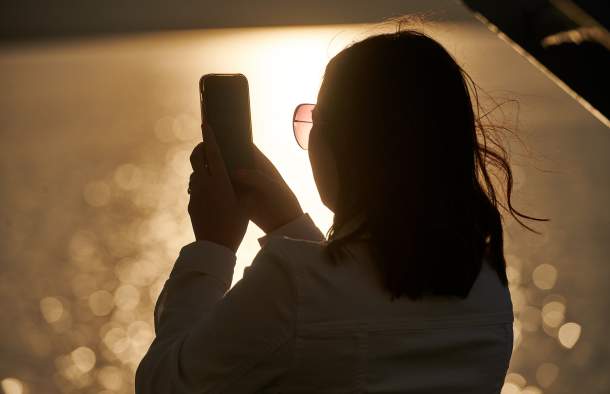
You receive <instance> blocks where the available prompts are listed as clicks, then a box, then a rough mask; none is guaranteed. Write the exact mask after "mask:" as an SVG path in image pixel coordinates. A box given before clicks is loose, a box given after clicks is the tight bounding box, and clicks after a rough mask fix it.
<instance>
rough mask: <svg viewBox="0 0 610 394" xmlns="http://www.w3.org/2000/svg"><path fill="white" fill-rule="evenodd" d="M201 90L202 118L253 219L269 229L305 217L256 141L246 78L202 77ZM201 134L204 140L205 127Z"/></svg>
mask: <svg viewBox="0 0 610 394" xmlns="http://www.w3.org/2000/svg"><path fill="white" fill-rule="evenodd" d="M199 90H200V96H201V116H202V119H203V122H204V123H207V124H208V125H209V126H210V127H211V128H212V130H213V133H214V136H215V140H216V144H217V146H218V149H219V151H220V153H221V155H222V157H223V159H224V162H225V165H226V168H227V172H228V174H229V177H230V178H231V182H232V184H233V189H234V190H235V193H236V195H237V197H238V199H239V201H240V205H241V206H242V207H243V208H244V209H245V211H246V212H247V214H248V216H249V218H250V219H251V220H252V221H253V222H254V223H255V224H256V225H257V226H258V227H260V228H261V229H262V230H263V231H264V232H265V233H269V232H271V231H273V230H275V229H276V228H278V227H280V226H281V225H283V224H286V223H288V222H289V221H291V220H293V219H295V218H297V217H299V216H300V215H302V214H303V210H302V209H301V206H300V204H299V201H298V200H297V198H296V196H295V195H294V193H293V192H292V190H291V189H290V187H289V186H288V185H287V184H286V182H285V181H284V179H283V178H282V176H281V175H280V173H279V172H278V171H277V169H276V168H275V166H274V165H273V164H272V163H271V161H270V160H269V159H267V157H266V156H265V155H264V154H263V153H262V152H261V151H260V150H259V149H258V148H257V147H256V146H255V145H254V143H253V141H252V125H251V119H250V98H249V89H248V80H247V79H246V77H245V76H244V75H243V74H206V75H204V76H203V77H201V79H200V81H199ZM203 133H204V135H203V139H204V141H205V140H206V136H205V127H204V129H203Z"/></svg>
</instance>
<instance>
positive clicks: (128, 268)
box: [0, 25, 588, 394]
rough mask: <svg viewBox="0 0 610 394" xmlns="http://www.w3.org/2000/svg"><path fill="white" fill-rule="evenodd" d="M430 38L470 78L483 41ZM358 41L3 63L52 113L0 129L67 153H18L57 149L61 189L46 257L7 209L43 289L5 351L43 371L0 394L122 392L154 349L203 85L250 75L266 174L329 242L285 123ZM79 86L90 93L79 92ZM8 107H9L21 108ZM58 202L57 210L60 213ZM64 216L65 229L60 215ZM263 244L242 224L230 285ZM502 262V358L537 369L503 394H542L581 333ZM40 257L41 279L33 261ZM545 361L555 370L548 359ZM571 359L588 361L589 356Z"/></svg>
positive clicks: (120, 50)
mask: <svg viewBox="0 0 610 394" xmlns="http://www.w3.org/2000/svg"><path fill="white" fill-rule="evenodd" d="M458 27H459V29H462V30H460V34H465V36H463V37H469V38H470V39H474V38H476V37H479V36H477V34H479V33H477V32H478V31H479V30H478V29H480V28H472V27H466V26H458ZM438 28H440V30H439V31H438V38H440V39H441V41H443V42H445V43H446V44H447V46H448V49H449V50H456V52H458V53H457V56H458V57H459V56H460V55H464V53H469V54H470V55H469V56H466V58H467V59H468V61H469V62H470V63H469V64H470V65H471V66H472V67H473V68H475V69H476V67H477V64H478V63H477V60H476V55H474V53H476V52H475V51H476V50H477V45H479V44H482V45H492V44H490V42H491V41H490V39H489V38H480V40H481V41H480V42H476V43H474V44H473V43H468V44H464V45H463V46H460V45H458V44H457V39H456V38H455V37H456V36H455V29H456V28H457V27H455V26H453V27H451V26H450V25H446V26H444V27H443V26H441V27H438ZM443 28H446V29H447V31H445V30H443ZM463 29H466V32H464V31H463ZM468 29H470V30H468ZM362 33H363V28H362V26H326V27H319V28H274V29H230V30H218V31H208V32H205V31H197V32H181V33H162V34H148V35H136V36H133V37H123V38H120V39H116V38H113V39H96V40H92V41H90V42H88V41H82V42H71V43H66V44H61V43H57V44H49V45H44V46H37V47H36V46H34V47H28V48H25V49H23V51H21V52H20V51H19V50H17V49H12V50H9V51H8V54H5V55H3V56H4V57H3V58H2V59H3V63H2V67H3V68H2V69H3V70H6V71H11V72H13V73H17V70H24V69H25V70H26V71H23V72H25V73H34V72H35V71H36V70H38V69H39V68H40V69H42V68H47V72H48V73H49V74H50V75H51V74H55V76H56V80H57V81H59V82H54V81H46V82H47V83H48V84H49V91H50V92H51V93H50V95H51V96H49V97H44V96H43V99H44V100H47V102H48V100H51V99H55V100H57V101H59V102H60V104H58V106H57V107H55V108H56V110H57V111H56V112H53V111H52V108H51V109H50V110H49V112H48V113H46V112H45V113H42V114H41V115H40V117H39V119H38V120H36V119H34V120H31V122H33V123H28V122H26V121H23V122H22V121H21V120H19V121H15V122H14V123H13V124H12V126H13V128H14V129H15V130H17V131H18V132H19V131H21V129H27V128H28V127H31V128H32V129H33V130H34V129H36V128H40V129H47V128H48V126H47V125H49V124H50V125H51V126H50V127H55V131H56V132H57V133H61V132H64V133H65V136H61V138H60V139H63V140H64V141H65V145H70V146H68V147H64V145H63V144H64V143H61V144H53V141H52V140H50V139H48V140H46V142H45V141H42V142H32V143H31V145H32V148H31V149H32V151H33V152H36V153H35V155H40V152H44V150H45V149H54V150H55V151H53V152H52V154H53V155H54V157H51V158H46V159H45V160H46V161H45V164H44V165H46V166H47V167H45V168H49V169H52V168H54V166H56V167H57V168H58V169H59V170H58V171H57V172H55V173H53V174H52V175H49V176H50V177H52V179H53V180H54V182H56V183H58V185H59V187H60V189H63V190H60V191H57V192H56V194H53V195H52V196H51V197H53V198H55V200H52V199H51V198H50V199H49V202H50V203H55V201H57V205H58V206H59V208H58V209H59V210H58V211H57V212H56V211H48V212H46V211H45V212H44V215H46V216H43V218H44V220H45V222H44V223H46V224H44V226H45V227H43V228H41V229H40V233H39V234H38V236H39V237H42V238H41V239H45V241H44V242H47V243H45V244H42V247H43V249H42V250H45V253H44V255H43V254H37V252H35V251H32V252H24V249H25V245H26V242H25V239H26V238H27V237H26V236H25V235H23V234H25V233H31V232H32V231H34V228H35V225H34V222H35V221H34V220H33V219H31V213H32V212H40V211H39V210H38V209H39V205H40V202H39V201H36V200H35V199H32V198H31V197H30V196H29V195H28V194H27V193H23V194H22V195H19V196H18V198H15V199H14V201H13V204H14V206H15V209H16V212H21V213H22V215H21V216H19V223H20V224H19V225H20V226H23V227H22V228H21V230H20V231H12V232H11V233H10V234H9V235H7V236H10V237H12V238H10V243H9V245H10V247H11V248H12V249H10V250H9V251H7V252H6V253H7V256H11V253H12V256H20V259H21V261H22V262H23V263H24V264H25V268H22V271H21V272H25V275H26V277H28V278H29V280H36V278H37V276H36V274H38V273H39V274H40V275H45V277H46V278H47V279H46V280H47V282H44V283H43V284H41V285H39V286H36V290H35V291H33V292H32V293H28V294H27V295H24V299H25V301H24V303H25V304H26V305H30V304H33V305H35V308H34V310H35V311H36V312H30V314H31V315H32V316H28V317H31V318H32V319H34V321H37V322H39V323H37V324H33V323H22V322H21V321H20V323H19V327H18V328H19V330H20V331H22V332H23V336H24V337H25V339H23V341H24V342H25V345H24V348H23V349H29V350H23V349H18V350H15V352H21V353H20V354H22V356H23V357H29V356H30V355H35V356H36V357H37V359H38V360H40V363H41V364H43V365H44V364H45V363H50V364H53V365H54V368H55V370H54V371H52V372H49V373H48V375H46V376H41V375H40V372H39V369H37V367H35V366H24V367H23V368H17V369H14V370H10V369H7V371H15V372H12V373H14V374H15V376H0V378H2V379H3V380H2V388H3V390H4V391H5V392H6V393H11V394H12V393H22V392H34V390H35V389H36V388H39V387H44V384H47V383H48V382H50V381H51V380H52V381H53V382H54V384H55V386H56V389H57V391H58V392H73V391H75V390H76V391H78V392H104V393H128V392H132V391H133V389H132V388H133V378H134V372H135V369H136V367H137V365H138V363H139V361H140V359H141V357H142V356H143V354H144V353H145V352H146V350H147V348H148V346H149V345H150V343H151V341H152V339H153V338H154V330H153V324H152V309H153V306H154V302H155V301H156V299H157V297H158V295H159V292H160V290H161V288H162V286H163V284H164V282H165V280H166V278H167V276H168V273H169V270H170V269H171V264H172V263H173V261H174V259H175V257H176V256H177V253H178V251H179V249H180V248H181V247H182V246H184V245H185V244H187V243H189V242H191V241H192V240H193V235H192V230H191V226H190V222H189V219H188V215H187V213H186V205H187V201H188V195H187V194H186V184H187V182H188V176H189V174H190V164H189V160H188V157H189V155H190V152H191V150H192V148H193V147H194V145H195V144H196V143H197V142H198V141H199V140H200V129H199V122H200V119H199V103H198V93H197V81H198V78H199V76H200V75H202V74H204V73H208V72H242V73H244V74H246V75H247V76H248V78H249V80H250V89H251V102H252V115H253V130H254V141H255V143H256V144H257V145H258V146H259V147H260V148H261V150H263V151H264V152H266V153H267V154H268V155H269V157H270V158H271V159H272V160H273V162H274V163H275V164H276V165H277V167H278V169H279V170H280V172H281V173H282V174H283V175H284V176H285V178H286V180H287V182H288V183H289V185H290V186H291V187H292V188H293V190H294V191H295V193H296V195H297V196H298V197H299V199H300V201H301V204H302V206H303V208H304V210H305V211H306V212H309V213H310V214H311V216H312V217H313V218H314V220H315V221H316V223H317V224H318V226H319V227H320V228H321V229H322V231H326V229H328V227H329V226H330V224H331V221H332V216H331V213H330V211H328V210H327V209H326V208H325V207H324V206H323V205H322V204H321V202H320V201H319V197H318V194H317V190H316V188H315V184H314V182H313V179H312V177H311V171H310V169H309V162H308V158H307V154H306V152H303V151H301V150H300V149H299V148H298V146H297V145H296V143H295V141H294V140H293V135H292V130H291V122H290V120H291V116H292V110H293V108H294V107H295V106H296V105H297V104H298V103H301V102H315V98H316V93H317V89H318V87H319V84H320V81H321V76H322V72H323V70H324V66H325V64H326V62H327V61H328V60H329V59H330V58H331V57H332V55H334V53H336V52H337V51H338V50H340V49H341V48H342V47H343V46H344V45H346V44H347V43H348V42H349V41H351V40H354V39H358V38H361V37H362ZM477 39H479V38H477ZM464 40H465V39H464ZM493 40H495V38H493ZM465 41H466V40H465ZM514 56H516V55H514ZM24 65H25V66H24ZM24 67H25V68H24ZM481 73H482V72H481ZM28 75H29V74H28ZM28 78H29V77H28ZM538 78H540V77H539V76H538ZM475 79H476V78H475ZM83 82H87V83H88V84H87V86H84V85H83V86H79V85H78V84H79V83H83ZM62 88H66V89H67V90H66V91H65V92H64V93H62V94H64V96H63V100H65V101H64V102H63V103H61V101H62V96H60V97H52V95H55V94H58V92H60V91H61V89H62ZM41 94H43V95H44V92H43V93H41ZM15 95H16V96H15V100H16V103H17V104H15V106H17V105H18V104H19V103H22V104H23V103H24V102H26V101H24V100H26V99H27V98H24V97H22V96H19V94H18V93H15ZM92 98H93V99H92ZM36 105H37V104H36V103H34V106H36ZM79 105H80V106H79ZM31 106H32V104H30V107H31ZM26 107H27V106H26ZM77 108H78V111H77V112H78V113H73V111H74V110H75V109H77ZM26 110H27V109H26ZM26 110H24V111H26ZM14 116H15V117H18V115H14ZM90 118H91V119H94V120H95V119H97V120H98V124H97V125H95V126H92V129H93V130H95V132H86V133H83V132H82V130H83V127H84V125H86V124H89V122H90V120H91V119H90ZM49 119H50V121H49ZM100 119H102V121H101V122H100ZM20 122H22V123H20ZM36 122H39V123H36ZM70 122H73V123H70ZM24 125H25V126H24ZM20 128H21V129H20ZM93 130H91V131H93ZM18 132H15V133H14V134H10V135H8V138H7V142H8V143H9V145H10V144H11V143H13V144H16V143H18V142H19V141H22V140H20V138H21V137H20V136H21V134H19V133H18ZM37 144H39V145H37ZM44 165H41V164H40V162H38V164H37V165H36V163H35V164H33V167H32V169H30V171H31V172H33V173H34V172H36V171H40V172H41V173H42V170H39V169H40V168H43V167H44ZM49 171H50V170H49ZM41 176H42V175H41ZM515 176H516V178H517V185H518V187H517V188H520V187H523V185H525V186H526V187H527V186H529V184H526V183H524V180H525V179H526V171H525V170H523V169H521V168H518V170H516V171H515ZM15 182H16V181H15ZM62 182H63V183H62ZM528 182H529V180H528ZM11 201H12V200H11ZM62 201H64V202H66V204H67V205H66V206H63V207H62V206H61V204H60V203H61V202H62ZM81 202H84V203H85V204H86V205H83V204H81V205H79V204H80V203H81ZM63 212H70V215H69V216H68V217H63V216H62V213H63ZM83 218H85V219H84V220H83ZM40 223H41V224H40V225H42V219H41V222H40ZM55 224H59V225H55ZM23 229H26V230H23ZM49 234H51V235H53V234H55V235H56V236H57V237H58V238H53V237H52V236H51V235H49ZM262 235H263V233H262V232H261V230H260V229H258V228H257V227H256V226H254V225H253V224H250V226H249V227H248V232H247V234H246V238H245V240H244V243H243V244H242V246H241V248H240V249H239V250H238V253H237V256H238V264H237V268H236V271H235V276H234V279H233V283H235V282H236V281H238V280H239V279H240V278H241V276H242V272H243V269H244V267H245V266H247V265H249V264H250V262H251V261H252V258H253V257H254V255H255V254H256V253H257V251H258V243H257V241H256V238H257V237H260V236H262ZM44 237H48V239H46V238H44ZM54 240H55V241H54ZM539 241H540V240H539V239H536V242H539ZM547 241H548V239H547ZM508 242H509V241H508ZM54 248H57V249H54ZM507 249H508V250H509V254H508V256H507V259H508V264H509V267H508V276H509V280H510V290H511V294H512V297H513V304H514V310H515V314H516V320H515V324H514V328H515V342H514V349H515V355H518V354H519V352H520V351H521V347H523V346H526V347H529V348H533V347H536V346H537V345H538V344H540V347H539V352H540V354H541V355H542V356H541V357H542V358H543V360H542V362H538V361H535V360H526V359H524V358H523V357H518V356H514V357H513V363H512V364H511V373H510V374H509V375H508V376H507V379H506V384H505V386H504V389H503V390H502V393H503V394H509V393H541V392H542V390H545V391H544V392H552V390H551V389H552V388H554V387H555V386H553V383H554V382H555V381H556V380H557V379H559V376H560V375H561V374H563V373H564V369H563V367H562V366H561V358H560V356H559V355H558V353H557V350H554V349H557V348H561V349H563V350H566V349H571V348H574V347H575V346H577V344H578V341H579V339H580V337H581V335H582V330H583V329H582V327H581V325H580V324H579V323H577V322H573V321H571V320H573V319H572V317H571V310H570V308H569V307H568V302H567V295H565V294H563V295H562V294H561V293H560V292H555V291H556V289H555V285H556V283H557V281H560V280H561V279H562V273H561V271H560V269H559V266H558V265H555V264H553V263H549V262H541V261H530V260H526V259H525V258H524V257H520V250H519V248H517V247H511V246H510V245H507ZM47 252H48V253H47ZM27 253H29V254H27ZM48 256H52V257H48ZM49 259H53V261H52V263H53V265H52V266H51V267H50V268H49V266H48V264H47V265H46V266H45V264H37V263H36V261H40V262H46V263H48V262H50V261H49ZM2 286H3V287H4V288H3V292H6V293H7V294H9V291H17V290H15V289H16V288H17V284H13V285H11V284H10V283H9V282H8V280H6V281H3V284H2ZM28 297H29V298H28ZM28 303H29V304H28ZM28 308H30V306H28ZM566 321H568V322H566ZM548 339H550V340H551V342H549V341H548ZM542 344H547V345H548V346H547V345H544V346H543V345H542ZM551 354H552V355H553V357H554V358H553V359H547V358H548V357H551ZM545 357H546V358H545ZM580 357H581V359H582V360H584V361H583V362H586V360H587V357H588V356H587V354H584V353H583V354H581V356H580ZM49 360H50V361H49ZM24 365H27V363H24ZM17 374H19V375H17ZM47 389H48V387H47ZM28 390H32V391H28ZM100 390H104V391H100ZM47 392H49V391H47ZM557 392H559V391H557Z"/></svg>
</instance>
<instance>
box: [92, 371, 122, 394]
mask: <svg viewBox="0 0 610 394" xmlns="http://www.w3.org/2000/svg"><path fill="white" fill-rule="evenodd" d="M97 380H98V382H100V384H101V385H102V386H104V387H105V388H106V389H108V390H115V391H117V390H120V389H121V386H122V385H123V377H122V376H121V370H119V369H118V368H117V367H114V366H106V367H103V368H100V370H99V371H98V373H97Z"/></svg>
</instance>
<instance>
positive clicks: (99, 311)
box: [89, 290, 114, 316]
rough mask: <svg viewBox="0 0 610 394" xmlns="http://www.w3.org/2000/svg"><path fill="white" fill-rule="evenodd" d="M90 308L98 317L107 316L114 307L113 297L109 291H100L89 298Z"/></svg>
mask: <svg viewBox="0 0 610 394" xmlns="http://www.w3.org/2000/svg"><path fill="white" fill-rule="evenodd" d="M89 307H90V308H91V312H93V314H94V315H96V316H106V315H107V314H109V313H110V311H111V310H112V308H113V307H114V300H113V296H112V294H111V293H110V292H109V291H106V290H98V291H95V292H93V293H92V294H91V295H90V296H89Z"/></svg>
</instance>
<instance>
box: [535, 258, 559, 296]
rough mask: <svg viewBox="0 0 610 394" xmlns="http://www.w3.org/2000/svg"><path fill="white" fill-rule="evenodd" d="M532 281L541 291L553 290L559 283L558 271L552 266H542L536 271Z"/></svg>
mask: <svg viewBox="0 0 610 394" xmlns="http://www.w3.org/2000/svg"><path fill="white" fill-rule="evenodd" d="M532 280H533V281H534V284H535V285H536V287H538V288H539V289H541V290H549V289H552V288H553V287H554V286H555V282H556V281H557V269H556V268H555V267H553V266H552V265H551V264H540V265H539V266H538V267H536V269H534V272H533V273H532Z"/></svg>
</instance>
